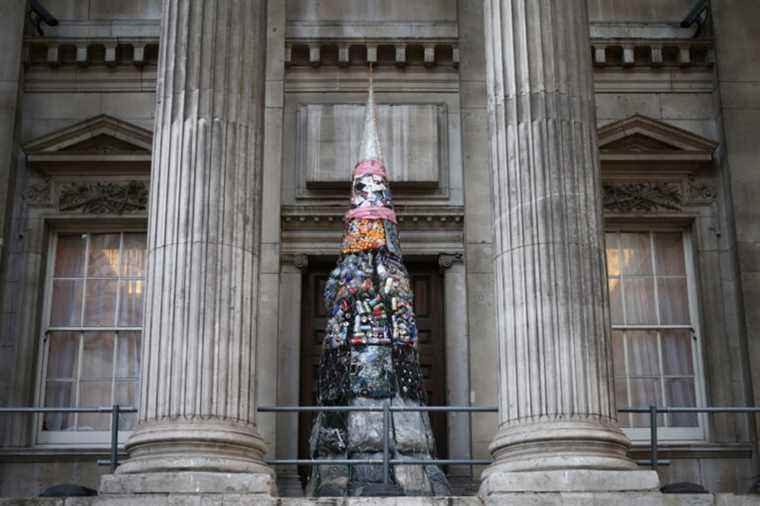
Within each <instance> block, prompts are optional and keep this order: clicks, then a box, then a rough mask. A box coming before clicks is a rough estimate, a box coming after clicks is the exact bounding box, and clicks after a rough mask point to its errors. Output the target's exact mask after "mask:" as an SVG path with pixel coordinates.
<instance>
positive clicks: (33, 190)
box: [23, 178, 53, 207]
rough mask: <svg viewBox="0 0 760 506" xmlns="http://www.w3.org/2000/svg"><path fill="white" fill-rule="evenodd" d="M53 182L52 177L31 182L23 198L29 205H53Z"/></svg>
mask: <svg viewBox="0 0 760 506" xmlns="http://www.w3.org/2000/svg"><path fill="white" fill-rule="evenodd" d="M51 187H52V185H51V182H50V179H49V178H47V179H44V180H42V181H37V182H34V183H31V184H29V186H27V187H26V190H24V194H23V199H24V202H26V204H27V205H30V206H39V207H45V206H50V205H53V199H52V196H51V191H50V190H51Z"/></svg>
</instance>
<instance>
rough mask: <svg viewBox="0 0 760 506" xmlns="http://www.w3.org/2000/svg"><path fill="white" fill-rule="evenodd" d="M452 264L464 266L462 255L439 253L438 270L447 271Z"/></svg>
mask: <svg viewBox="0 0 760 506" xmlns="http://www.w3.org/2000/svg"><path fill="white" fill-rule="evenodd" d="M454 264H464V254H463V253H439V254H438V268H439V269H440V270H441V272H443V271H447V270H449V269H450V268H451V267H453V266H454Z"/></svg>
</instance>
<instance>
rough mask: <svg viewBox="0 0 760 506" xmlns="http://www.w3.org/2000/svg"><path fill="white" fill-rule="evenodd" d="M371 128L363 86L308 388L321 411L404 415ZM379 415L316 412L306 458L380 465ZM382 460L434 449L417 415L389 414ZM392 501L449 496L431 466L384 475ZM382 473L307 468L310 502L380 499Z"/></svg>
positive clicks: (414, 383)
mask: <svg viewBox="0 0 760 506" xmlns="http://www.w3.org/2000/svg"><path fill="white" fill-rule="evenodd" d="M387 174H388V172H387V169H386V167H385V164H384V163H383V157H382V150H381V146H380V141H379V138H378V135H377V127H376V122H375V108H374V93H373V89H372V81H371V80H370V88H369V98H368V100H367V109H366V117H365V124H364V136H363V139H362V147H361V154H360V157H359V162H358V163H357V164H356V166H355V168H354V172H353V184H352V187H351V188H352V190H351V208H350V210H349V211H348V212H347V213H346V215H345V218H344V227H345V231H344V238H343V245H342V248H341V257H340V259H339V261H338V264H337V266H336V267H335V269H333V271H332V272H331V273H330V277H329V279H328V281H327V283H326V284H325V289H324V300H325V306H326V308H327V312H328V315H329V318H328V322H327V325H326V329H325V338H324V342H323V345H322V346H323V348H322V355H321V357H320V364H319V377H318V382H317V388H318V400H319V403H320V405H323V406H375V407H382V405H383V404H384V403H385V402H390V403H391V404H392V405H402V406H407V407H414V406H420V405H422V404H423V403H424V402H425V389H424V388H423V376H422V371H421V368H420V363H419V354H418V352H417V324H416V322H415V318H414V295H413V293H412V289H411V284H410V282H409V274H408V273H407V271H406V268H405V267H404V264H403V262H402V260H401V247H400V244H399V240H398V230H397V220H396V214H395V212H394V210H393V201H392V199H391V192H390V186H389V184H388V177H387ZM382 416H383V415H382V413H381V412H350V413H320V414H319V415H318V416H317V418H316V420H315V422H314V426H313V428H312V432H311V438H310V451H311V455H312V458H321V459H325V458H326V459H349V458H356V459H382V455H383V434H382ZM392 418H393V420H392V430H391V433H390V435H391V438H390V439H391V441H390V443H391V458H394V459H403V458H414V459H424V458H431V455H432V454H433V453H434V452H435V442H434V439H433V434H432V430H431V427H430V419H429V417H428V414H427V413H425V412H404V413H401V412H396V413H394V414H393V415H392ZM390 479H391V483H390V484H387V485H389V486H390V487H392V488H393V489H394V490H395V491H396V492H397V493H398V495H410V496H416V495H422V496H450V495H451V490H450V487H449V484H448V481H447V480H446V477H445V475H444V474H443V472H441V470H440V469H439V468H438V466H435V465H420V466H416V465H409V466H399V467H392V469H391V476H390ZM383 481H384V480H383V472H382V466H377V465H337V464H336V465H319V466H312V472H311V477H310V480H309V485H308V487H307V494H308V495H310V496H317V497H321V496H373V495H387V493H388V486H387V485H386V484H384V482H383Z"/></svg>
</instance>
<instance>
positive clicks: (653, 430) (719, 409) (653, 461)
mask: <svg viewBox="0 0 760 506" xmlns="http://www.w3.org/2000/svg"><path fill="white" fill-rule="evenodd" d="M618 413H649V434H650V436H649V439H650V441H649V448H650V457H649V460H640V461H638V463H639V464H640V465H649V466H650V467H651V468H652V470H653V471H657V466H658V465H669V464H670V461H669V460H658V459H657V445H658V441H657V415H659V414H661V413H709V414H714V413H738V414H742V413H760V407H755V406H711V407H704V408H686V407H683V408H679V407H672V408H665V407H658V406H655V405H650V406H639V407H627V408H620V409H618Z"/></svg>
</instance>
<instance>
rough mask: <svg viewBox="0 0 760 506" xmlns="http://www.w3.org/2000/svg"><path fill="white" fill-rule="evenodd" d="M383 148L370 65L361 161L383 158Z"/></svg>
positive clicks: (360, 151) (360, 153)
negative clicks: (378, 129) (378, 131)
mask: <svg viewBox="0 0 760 506" xmlns="http://www.w3.org/2000/svg"><path fill="white" fill-rule="evenodd" d="M382 159H383V149H382V147H381V146H380V138H379V136H378V135H377V118H376V115H375V89H374V84H373V78H372V65H371V64H370V67H369V94H368V96H367V107H366V111H365V112H364V134H363V135H362V144H361V149H360V150H359V160H357V161H359V162H361V161H363V160H382Z"/></svg>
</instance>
